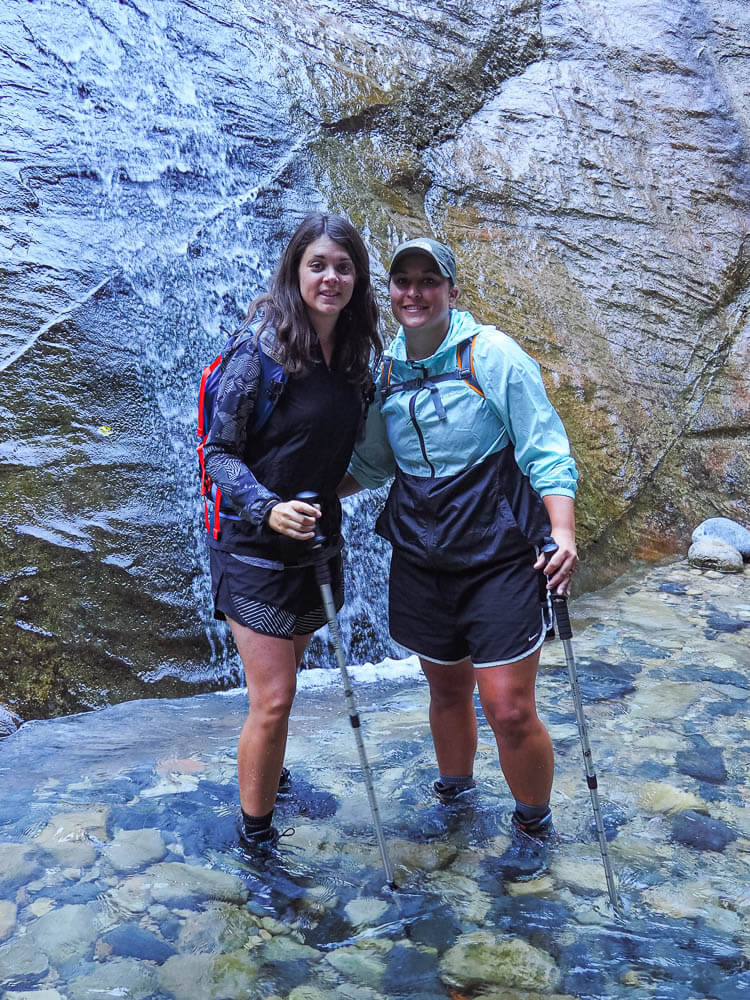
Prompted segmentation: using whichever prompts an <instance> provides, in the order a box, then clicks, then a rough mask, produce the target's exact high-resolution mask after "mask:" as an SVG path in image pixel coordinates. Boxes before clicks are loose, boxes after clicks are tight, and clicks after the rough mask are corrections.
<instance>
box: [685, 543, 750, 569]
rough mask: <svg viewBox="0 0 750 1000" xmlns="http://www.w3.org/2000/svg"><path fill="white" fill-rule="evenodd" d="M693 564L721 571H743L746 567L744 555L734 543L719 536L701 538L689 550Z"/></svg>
mask: <svg viewBox="0 0 750 1000" xmlns="http://www.w3.org/2000/svg"><path fill="white" fill-rule="evenodd" d="M688 560H689V562H690V565H691V566H698V567H699V568H700V569H713V570H718V571H719V572H720V573H741V572H742V571H743V569H744V561H743V559H742V555H741V554H740V552H738V551H737V549H735V548H734V546H732V545H727V543H726V542H722V541H720V540H719V539H718V538H708V537H706V538H699V539H698V541H697V542H693V544H692V545H691V546H690V549H689V550H688Z"/></svg>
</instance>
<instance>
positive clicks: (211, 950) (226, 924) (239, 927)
mask: <svg viewBox="0 0 750 1000" xmlns="http://www.w3.org/2000/svg"><path fill="white" fill-rule="evenodd" d="M260 926H262V923H261V924H260ZM258 927H259V924H258V920H257V918H256V917H254V916H253V915H252V914H251V913H249V912H248V911H247V910H246V909H245V908H244V907H238V906H233V905H231V904H230V903H209V904H208V905H207V906H206V907H205V909H202V910H200V911H199V912H196V913H189V914H188V915H187V917H186V918H185V923H184V925H183V927H182V930H181V931H180V936H179V938H178V942H177V946H178V948H179V950H180V951H183V952H190V953H191V954H200V953H204V952H205V953H206V954H212V955H215V954H217V953H218V952H222V951H236V950H237V949H238V948H242V947H243V946H244V945H245V943H246V942H247V940H248V939H249V938H250V937H251V936H252V935H254V934H257V932H258ZM286 930H287V928H286V927H284V926H283V925H282V931H283V932H286Z"/></svg>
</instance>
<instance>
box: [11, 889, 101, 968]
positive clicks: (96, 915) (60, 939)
mask: <svg viewBox="0 0 750 1000" xmlns="http://www.w3.org/2000/svg"><path fill="white" fill-rule="evenodd" d="M100 919H101V908H100V907H99V906H98V905H97V904H95V903H84V904H82V905H77V904H68V905H66V906H57V907H55V909H54V910H51V911H50V912H49V913H47V914H45V916H43V917H39V919H38V920H36V921H34V923H32V924H30V925H29V927H28V929H27V932H26V936H27V938H28V939H29V940H30V941H33V942H34V944H35V946H36V947H37V948H38V949H39V951H41V952H43V953H44V954H45V955H47V956H48V958H49V960H50V962H52V963H53V964H54V965H62V964H63V963H65V962H70V961H72V960H78V959H82V958H86V957H90V956H91V954H92V953H93V950H94V943H95V941H96V939H97V937H98V929H99V921H100Z"/></svg>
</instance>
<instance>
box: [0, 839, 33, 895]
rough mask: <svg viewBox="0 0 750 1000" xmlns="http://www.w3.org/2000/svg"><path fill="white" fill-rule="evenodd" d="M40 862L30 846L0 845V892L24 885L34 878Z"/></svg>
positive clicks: (10, 843) (9, 843)
mask: <svg viewBox="0 0 750 1000" xmlns="http://www.w3.org/2000/svg"><path fill="white" fill-rule="evenodd" d="M40 867H41V862H40V859H39V855H38V854H36V852H35V851H34V849H33V848H32V847H31V845H30V844H17V843H13V842H7V843H0V890H2V891H3V892H8V891H9V890H10V889H11V888H13V887H15V886H17V885H21V884H25V883H28V882H30V881H31V879H32V878H34V877H35V875H36V874H37V872H38V871H39V868H40Z"/></svg>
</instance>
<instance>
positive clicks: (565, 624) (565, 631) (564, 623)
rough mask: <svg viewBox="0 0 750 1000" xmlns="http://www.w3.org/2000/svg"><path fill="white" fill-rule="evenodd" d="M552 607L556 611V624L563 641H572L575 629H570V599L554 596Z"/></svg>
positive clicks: (558, 595)
mask: <svg viewBox="0 0 750 1000" xmlns="http://www.w3.org/2000/svg"><path fill="white" fill-rule="evenodd" d="M552 607H553V608H554V610H555V624H556V625H557V631H558V632H559V634H560V638H561V639H572V638H573V629H572V628H571V627H570V615H569V614H568V599H567V598H566V597H565V596H564V595H563V594H553V595H552Z"/></svg>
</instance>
